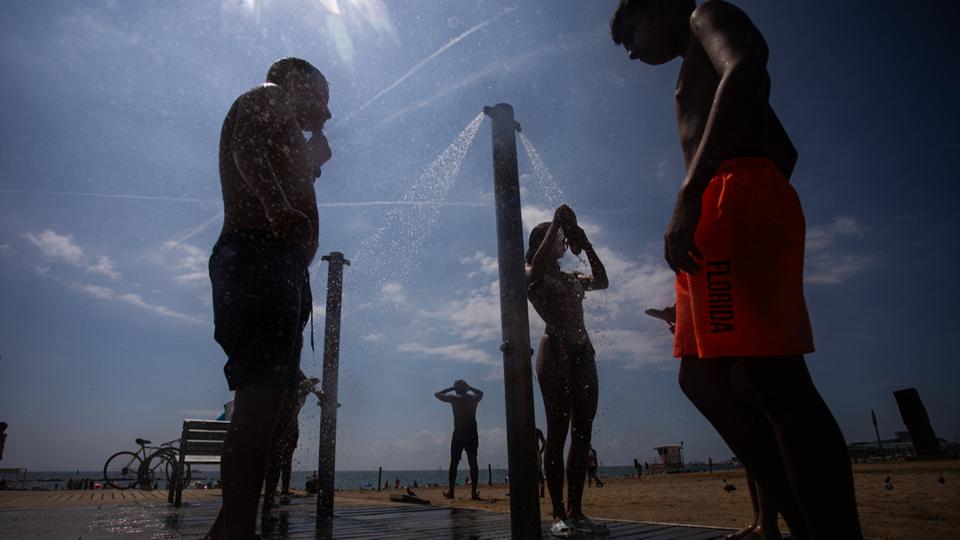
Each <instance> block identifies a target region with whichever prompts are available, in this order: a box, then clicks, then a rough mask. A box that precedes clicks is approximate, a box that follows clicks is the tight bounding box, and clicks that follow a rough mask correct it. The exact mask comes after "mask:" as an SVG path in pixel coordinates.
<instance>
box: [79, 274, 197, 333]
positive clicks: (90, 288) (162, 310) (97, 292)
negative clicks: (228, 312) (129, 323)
mask: <svg viewBox="0 0 960 540" xmlns="http://www.w3.org/2000/svg"><path fill="white" fill-rule="evenodd" d="M72 287H73V288H74V289H76V290H78V291H81V292H83V293H86V294H87V295H89V296H92V297H93V298H96V299H98V300H108V301H111V302H120V303H123V304H127V305H130V306H134V307H137V308H140V309H142V310H145V311H148V312H150V313H153V314H155V315H160V316H163V317H167V318H171V319H177V320H180V321H185V322H191V323H196V324H205V323H206V322H207V321H206V320H205V319H204V318H203V317H197V316H194V315H187V314H185V313H180V312H179V311H175V310H173V309H170V308H168V307H166V306H161V305H158V304H151V303H149V302H147V301H146V300H144V299H143V298H142V297H141V296H140V295H138V294H134V293H120V292H117V291H115V290H113V289H111V288H109V287H103V286H101V285H91V284H84V283H75V284H73V285H72Z"/></svg>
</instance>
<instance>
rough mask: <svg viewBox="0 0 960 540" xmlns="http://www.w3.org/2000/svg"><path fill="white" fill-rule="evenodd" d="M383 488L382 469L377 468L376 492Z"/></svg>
mask: <svg viewBox="0 0 960 540" xmlns="http://www.w3.org/2000/svg"><path fill="white" fill-rule="evenodd" d="M382 487H383V467H378V468H377V491H380V488H382Z"/></svg>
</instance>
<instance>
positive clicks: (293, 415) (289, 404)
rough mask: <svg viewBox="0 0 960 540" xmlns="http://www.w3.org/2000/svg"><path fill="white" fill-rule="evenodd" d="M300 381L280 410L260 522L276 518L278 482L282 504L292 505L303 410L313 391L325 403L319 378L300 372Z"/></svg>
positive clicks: (268, 466)
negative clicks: (292, 485)
mask: <svg viewBox="0 0 960 540" xmlns="http://www.w3.org/2000/svg"><path fill="white" fill-rule="evenodd" d="M299 381H300V384H299V386H298V388H297V395H296V398H295V399H287V400H284V403H283V408H282V410H281V411H280V419H281V425H280V426H278V427H277V430H279V437H277V438H276V440H277V441H278V442H277V443H276V444H274V445H273V446H272V448H271V449H270V452H271V457H270V462H269V463H268V465H267V473H266V478H265V479H264V486H263V506H262V507H261V510H260V517H261V522H264V523H266V522H269V521H272V520H273V519H276V518H274V517H272V516H271V514H270V510H271V509H272V508H274V506H276V505H275V502H274V501H275V498H276V491H277V484H278V483H280V504H284V505H285V504H290V497H291V496H292V495H293V493H292V492H291V491H290V477H291V476H292V474H293V452H294V451H295V450H296V449H297V442H298V441H299V439H300V420H299V418H300V410H301V409H302V408H303V404H304V403H306V401H307V396H309V395H310V394H313V395H315V396H317V398H318V399H319V400H320V404H321V405H322V404H323V402H324V399H323V392H321V391H320V390H319V389H317V385H318V384H320V379H318V378H316V377H310V378H308V377H307V376H306V375H304V374H303V372H302V371H301V372H300V373H299Z"/></svg>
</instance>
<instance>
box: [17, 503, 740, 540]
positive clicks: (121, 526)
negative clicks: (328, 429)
mask: <svg viewBox="0 0 960 540" xmlns="http://www.w3.org/2000/svg"><path fill="white" fill-rule="evenodd" d="M98 495H99V494H98ZM152 498H153V497H150V499H152ZM296 503H297V504H293V505H290V506H285V507H282V509H280V510H277V511H275V515H276V516H277V517H278V520H277V521H276V522H275V523H274V525H272V526H271V527H268V528H266V529H264V530H263V531H261V534H262V536H263V538H265V539H306V538H314V537H315V535H314V522H315V519H316V518H315V514H314V507H313V504H314V503H313V500H312V499H306V498H301V499H298V500H296ZM8 508H9V507H8ZM219 508H220V504H219V500H218V498H217V499H212V498H207V499H199V498H198V499H194V500H193V502H188V503H187V504H185V505H184V506H183V507H182V508H180V509H176V508H172V507H169V506H167V505H166V504H165V503H158V502H154V501H146V500H144V501H138V502H134V503H132V504H122V505H110V504H104V505H99V506H91V505H88V506H75V505H68V506H61V507H56V508H34V509H26V508H22V507H21V508H17V509H5V510H0V539H5V538H18V539H19V538H71V537H72V538H78V537H82V538H84V540H89V539H96V538H116V537H118V536H120V537H127V538H160V539H167V538H169V539H179V538H199V537H201V536H202V535H203V534H204V533H205V532H206V531H207V529H208V528H209V527H210V524H211V523H213V520H214V517H215V516H216V513H217V511H218V510H219ZM603 523H605V524H606V525H607V527H608V528H609V530H610V536H609V538H631V539H657V540H666V539H671V538H679V539H683V540H714V539H722V538H723V536H724V534H726V533H728V532H730V531H729V530H724V529H713V528H705V527H690V526H680V525H669V524H654V523H630V522H622V521H603ZM549 526H550V523H549V522H546V521H545V522H544V524H543V531H544V533H545V535H544V537H545V538H550V536H549ZM333 532H334V538H344V539H346V538H357V539H375V538H390V539H397V540H405V539H410V540H412V539H426V538H451V539H463V540H468V539H469V540H474V539H476V540H481V539H493V538H509V537H510V516H509V515H508V514H504V513H498V512H488V511H482V510H466V509H456V508H448V507H439V506H408V505H378V506H338V507H337V508H336V512H335V518H334V529H333ZM579 538H583V537H579Z"/></svg>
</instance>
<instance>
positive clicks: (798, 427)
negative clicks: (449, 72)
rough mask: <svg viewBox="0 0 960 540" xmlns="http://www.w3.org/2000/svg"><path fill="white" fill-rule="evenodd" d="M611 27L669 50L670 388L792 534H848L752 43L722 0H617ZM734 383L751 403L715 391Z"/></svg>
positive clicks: (789, 158)
mask: <svg viewBox="0 0 960 540" xmlns="http://www.w3.org/2000/svg"><path fill="white" fill-rule="evenodd" d="M610 30H611V36H612V38H613V41H614V42H615V43H616V44H618V45H620V44H622V45H623V46H624V48H625V49H626V50H627V52H628V53H629V55H630V58H631V59H638V60H641V61H643V62H644V63H647V64H651V65H659V64H664V63H666V62H669V61H670V60H673V59H674V58H677V57H681V58H682V59H683V63H682V65H681V67H680V76H679V80H678V82H677V89H676V96H675V97H676V104H675V105H676V113H677V123H678V125H679V131H680V144H681V147H682V149H683V155H684V162H685V164H686V170H687V172H686V178H685V179H684V181H683V184H682V186H681V188H680V193H679V195H678V197H677V201H676V205H675V206H674V209H673V216H672V217H671V220H670V224H669V226H668V227H667V232H666V235H665V238H664V248H665V249H664V251H665V257H666V259H667V263H668V264H669V265H670V267H671V268H672V269H673V270H674V271H675V272H676V273H677V280H676V292H677V313H676V317H677V325H676V332H675V334H674V354H675V355H676V356H678V357H680V358H681V364H680V386H681V388H682V389H683V391H684V392H685V393H686V395H687V396H688V397H689V398H690V400H691V401H692V402H693V403H694V405H695V406H696V407H697V408H698V409H699V410H700V412H701V413H703V415H704V416H705V417H706V418H707V419H708V420H709V421H710V423H711V424H713V426H714V427H715V428H716V429H717V431H718V432H719V433H720V435H721V436H722V437H723V439H724V440H725V441H726V442H727V444H728V445H729V446H730V448H731V449H732V450H733V451H734V453H735V454H736V455H737V457H738V458H740V460H741V461H742V462H743V463H744V464H745V465H746V466H747V468H749V469H750V471H751V472H752V473H753V474H754V475H755V476H756V478H757V481H758V482H759V483H760V484H761V485H763V486H764V487H765V488H769V489H771V490H772V491H773V495H774V497H775V499H776V502H777V506H778V507H779V508H780V510H781V512H782V513H783V516H784V519H785V520H786V521H787V524H788V525H789V526H790V529H791V532H793V535H794V537H796V538H808V537H812V538H862V535H863V534H862V532H861V529H860V522H859V518H858V516H857V507H856V500H855V496H854V489H853V477H852V473H851V470H850V460H849V459H848V456H847V450H846V444H845V442H844V440H843V434H842V433H841V432H840V429H839V427H838V426H837V423H836V421H835V420H834V418H833V415H832V414H831V413H830V410H829V409H828V408H827V405H826V404H825V403H824V402H823V399H822V398H821V397H820V394H819V393H818V392H817V390H816V388H815V387H814V385H813V381H812V380H811V378H810V374H809V372H808V371H807V367H806V364H805V362H804V358H803V355H804V354H805V353H809V352H812V351H813V338H812V332H811V330H810V322H809V319H808V316H807V310H806V306H805V303H804V298H803V243H804V234H805V232H804V219H803V211H802V210H801V208H800V202H799V199H798V198H797V195H796V193H795V192H794V191H793V188H792V186H790V184H789V183H788V180H789V178H790V175H791V173H792V172H793V167H794V164H795V163H796V159H797V152H796V150H795V149H794V147H793V144H792V143H791V142H790V138H789V137H788V136H787V134H786V132H785V130H784V128H783V126H782V125H781V124H780V121H779V120H778V119H777V115H776V114H775V113H774V111H773V109H772V108H771V107H770V104H769V95H770V76H769V74H768V73H767V68H766V64H767V56H768V50H767V45H766V42H765V41H764V39H763V36H762V35H761V34H760V32H759V30H757V28H756V27H755V26H754V25H753V23H752V22H751V21H750V19H749V18H748V17H747V15H746V14H745V13H744V12H743V11H741V10H740V9H738V8H736V7H734V6H733V5H731V4H729V3H726V2H723V1H721V0H711V1H708V2H705V3H704V4H703V5H701V6H700V7H697V6H696V4H695V2H694V1H693V0H621V2H620V5H619V7H618V8H617V10H616V12H615V13H614V15H613V18H612V19H611V21H610ZM721 193H722V194H723V196H722V197H721ZM738 390H739V391H740V392H743V393H744V394H746V395H751V396H752V397H753V405H752V404H750V403H746V404H745V403H744V402H742V401H740V400H731V399H729V396H730V395H733V394H734V393H737V392H738ZM791 492H792V493H793V494H795V496H796V499H795V500H796V503H792V501H791V497H790V496H789V494H790V493H791Z"/></svg>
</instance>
